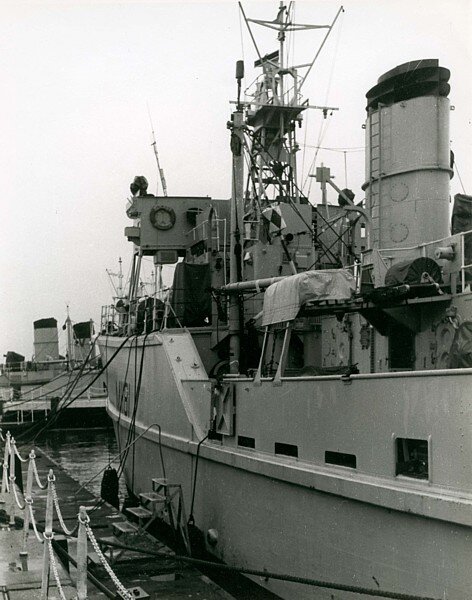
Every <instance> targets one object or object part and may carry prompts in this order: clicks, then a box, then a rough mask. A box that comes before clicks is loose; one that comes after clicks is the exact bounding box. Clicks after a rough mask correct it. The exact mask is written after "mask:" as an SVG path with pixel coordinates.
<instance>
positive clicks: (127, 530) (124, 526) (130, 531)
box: [112, 521, 138, 536]
mask: <svg viewBox="0 0 472 600" xmlns="http://www.w3.org/2000/svg"><path fill="white" fill-rule="evenodd" d="M112 529H113V533H114V534H115V535H117V536H119V535H122V534H125V535H135V534H136V533H138V528H137V527H136V525H133V524H132V523H130V522H129V521H118V523H113V524H112Z"/></svg>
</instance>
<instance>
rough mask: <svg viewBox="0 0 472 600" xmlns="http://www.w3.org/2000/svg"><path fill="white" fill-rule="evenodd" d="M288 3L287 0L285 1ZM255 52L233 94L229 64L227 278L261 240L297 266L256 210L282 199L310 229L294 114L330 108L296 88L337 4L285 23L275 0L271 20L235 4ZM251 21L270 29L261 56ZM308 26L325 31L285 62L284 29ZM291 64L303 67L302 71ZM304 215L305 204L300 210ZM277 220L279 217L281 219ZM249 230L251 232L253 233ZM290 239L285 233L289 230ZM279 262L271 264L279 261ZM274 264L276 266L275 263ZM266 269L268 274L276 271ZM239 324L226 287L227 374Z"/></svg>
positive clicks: (286, 14) (238, 271)
mask: <svg viewBox="0 0 472 600" xmlns="http://www.w3.org/2000/svg"><path fill="white" fill-rule="evenodd" d="M291 5H292V3H290V6H291ZM239 7H240V10H241V13H242V16H243V17H244V21H245V23H246V26H247V29H248V31H249V34H250V37H251V40H252V42H253V44H254V47H255V50H256V53H257V56H258V59H257V60H256V61H255V63H254V66H255V67H256V68H257V67H259V68H261V69H262V74H261V75H260V76H259V77H258V78H257V80H256V85H255V90H254V91H253V92H252V94H250V95H249V96H248V98H247V99H246V97H245V98H244V100H242V99H241V81H242V78H243V76H244V67H243V63H242V61H238V63H237V67H236V79H237V82H238V97H237V100H236V102H235V104H236V110H235V111H234V112H233V113H232V115H231V121H230V122H229V123H228V128H229V129H230V130H231V152H232V155H233V172H232V194H231V252H230V282H231V284H235V283H238V282H241V281H243V280H245V279H246V277H247V276H249V277H250V278H252V277H254V278H257V277H259V276H260V275H258V274H257V272H256V270H255V268H254V269H253V270H252V271H251V272H250V273H244V270H243V269H244V260H243V255H244V254H245V252H246V250H247V249H249V248H250V245H251V244H252V243H254V244H258V243H268V244H270V245H273V246H278V247H279V248H280V249H282V250H283V253H284V256H285V258H286V259H287V263H288V265H289V268H290V272H291V273H292V274H293V273H297V269H296V266H295V264H294V262H293V260H292V257H291V255H290V253H289V251H288V249H287V245H286V240H285V239H284V237H283V236H282V226H281V227H280V228H279V230H278V231H275V234H274V230H273V229H272V230H271V229H270V228H269V227H265V229H264V231H262V222H263V219H262V217H263V216H264V212H265V211H266V210H267V209H273V210H274V212H277V210H278V208H277V207H278V206H279V205H281V204H290V205H291V206H292V208H293V210H294V211H295V213H297V215H298V217H299V218H300V219H301V221H302V222H303V227H304V229H305V230H306V233H313V232H312V225H311V217H309V218H308V219H305V218H304V217H303V215H302V212H303V211H301V210H300V203H304V204H307V202H308V200H307V198H305V197H303V194H302V193H301V191H300V188H299V187H298V185H297V169H296V154H297V151H298V149H299V147H298V144H297V142H296V136H295V130H296V127H297V126H301V123H302V113H303V112H304V111H305V110H306V109H308V108H316V109H320V110H322V111H323V113H324V114H325V115H326V114H327V112H328V111H332V110H337V109H336V108H334V107H327V106H310V105H309V103H308V100H306V101H304V102H302V101H301V95H300V88H301V86H302V85H303V83H304V82H305V80H306V76H307V74H308V72H309V71H310V70H311V68H312V67H313V64H314V62H315V60H316V58H317V56H318V54H319V52H320V50H321V47H322V46H323V45H324V43H325V41H326V39H327V37H328V36H329V34H330V32H331V30H332V28H333V26H334V24H335V22H336V20H337V19H338V16H339V14H340V13H341V12H342V10H343V9H342V7H341V8H340V9H339V10H338V13H337V14H336V17H335V19H334V21H333V22H332V24H331V25H308V24H297V23H294V22H292V11H291V10H290V9H287V7H286V6H285V4H284V2H283V1H281V2H280V6H279V9H278V13H277V17H276V19H275V20H273V21H265V20H260V19H249V18H247V17H246V14H245V12H244V9H243V7H242V5H241V3H239ZM252 23H254V24H256V25H259V26H263V27H265V28H269V29H273V30H275V31H276V32H277V40H278V50H276V51H275V52H272V53H270V54H265V55H263V54H262V53H261V52H260V50H259V47H258V45H257V43H256V40H255V38H254V35H253V33H252V30H251V25H250V24H252ZM311 29H325V30H326V34H325V37H324V39H323V42H322V44H321V47H320V49H319V50H318V52H317V54H316V56H315V58H314V59H313V60H312V61H311V62H309V63H306V64H302V65H296V66H289V65H288V64H286V63H287V61H286V59H285V40H286V34H287V32H296V31H304V30H311ZM299 69H307V71H306V72H305V74H304V76H303V77H301V76H300V75H299V74H298V70H299ZM245 163H246V164H247V169H248V176H247V180H245V174H244V165H245ZM305 214H306V211H305ZM281 221H282V219H281ZM253 225H254V226H255V228H256V229H257V231H256V232H252V233H251V234H250V236H249V238H248V237H247V235H248V234H247V232H248V231H249V230H250V229H251V227H253ZM253 233H254V235H253ZM292 238H293V235H292ZM283 260H284V259H281V260H280V261H279V264H278V265H275V268H279V266H280V263H282V262H283ZM280 268H281V267H280ZM280 274H281V273H280V272H278V273H277V272H274V273H271V276H276V275H280ZM243 329H244V308H243V303H242V299H241V298H240V297H239V296H238V295H237V294H231V295H230V299H229V334H230V357H229V362H230V373H232V374H235V373H239V372H241V371H243V370H244V365H241V364H240V359H241V357H243V356H244V355H245V352H244V348H241V343H242V339H243Z"/></svg>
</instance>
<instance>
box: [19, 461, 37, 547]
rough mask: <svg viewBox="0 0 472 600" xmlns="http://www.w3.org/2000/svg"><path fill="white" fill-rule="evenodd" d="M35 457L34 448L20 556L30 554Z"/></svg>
mask: <svg viewBox="0 0 472 600" xmlns="http://www.w3.org/2000/svg"><path fill="white" fill-rule="evenodd" d="M35 458H36V455H35V453H34V450H31V452H30V453H29V463H28V475H27V476H26V492H25V513H24V515H23V549H22V550H20V556H28V534H29V522H30V511H29V504H30V501H32V497H31V493H32V491H33V478H34V460H35Z"/></svg>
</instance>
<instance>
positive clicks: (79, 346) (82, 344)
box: [73, 321, 94, 361]
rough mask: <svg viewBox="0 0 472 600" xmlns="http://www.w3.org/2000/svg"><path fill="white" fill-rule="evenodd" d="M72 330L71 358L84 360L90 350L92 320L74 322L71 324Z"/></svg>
mask: <svg viewBox="0 0 472 600" xmlns="http://www.w3.org/2000/svg"><path fill="white" fill-rule="evenodd" d="M73 330H74V350H73V353H74V356H73V360H76V361H84V360H86V359H87V358H88V356H89V352H90V344H91V341H92V336H93V333H94V332H93V322H92V321H84V322H82V323H76V324H75V325H74V326H73Z"/></svg>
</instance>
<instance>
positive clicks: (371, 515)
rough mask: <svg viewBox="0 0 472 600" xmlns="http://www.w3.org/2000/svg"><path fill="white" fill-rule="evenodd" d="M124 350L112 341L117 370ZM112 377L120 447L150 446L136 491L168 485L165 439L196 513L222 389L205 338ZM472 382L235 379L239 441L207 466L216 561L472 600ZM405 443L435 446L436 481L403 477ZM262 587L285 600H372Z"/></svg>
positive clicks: (203, 517) (130, 358)
mask: <svg viewBox="0 0 472 600" xmlns="http://www.w3.org/2000/svg"><path fill="white" fill-rule="evenodd" d="M123 341H124V339H123V338H116V337H115V338H112V337H108V338H104V339H103V340H102V347H101V350H102V353H103V358H104V360H108V359H110V357H111V355H112V354H113V352H114V351H115V350H116V348H117V347H118V346H119V345H120V344H121V343H122V342H123ZM143 343H144V344H145V349H144V357H143V355H142V352H143V351H142V348H143ZM130 353H131V355H130ZM141 361H142V365H143V370H142V377H141V384H140V385H139V382H138V379H139V370H140V369H139V366H140V365H141ZM130 364H131V365H133V367H132V368H130ZM134 365H138V368H137V369H136V368H135V366H134ZM108 373H109V386H108V387H109V394H110V403H109V406H108V410H109V414H110V416H111V418H112V420H113V422H114V426H115V430H116V434H117V439H118V442H119V445H120V447H121V448H123V447H124V446H125V445H126V440H127V439H128V434H129V429H130V427H132V428H133V429H134V433H135V438H136V437H138V436H140V435H142V437H140V439H139V440H138V441H137V442H136V444H135V445H134V446H133V449H132V451H130V453H129V455H128V460H127V463H126V469H125V474H126V480H127V484H128V486H129V487H130V489H131V490H132V491H133V492H134V493H135V494H139V493H141V492H145V491H149V490H150V487H151V479H152V478H153V477H162V475H163V473H162V467H161V462H160V454H159V443H158V441H159V436H158V427H157V425H159V426H160V427H161V428H162V436H161V440H162V451H163V458H164V465H165V469H166V475H167V478H168V480H169V481H172V482H174V483H179V484H181V485H182V488H183V491H184V497H185V503H186V508H187V511H188V510H189V508H190V504H191V496H192V477H193V472H194V468H195V462H196V455H197V448H198V443H199V441H201V440H202V439H203V437H204V436H205V435H206V432H207V430H208V424H209V420H210V415H211V385H210V382H209V380H208V378H207V375H206V373H205V370H204V368H203V364H202V362H201V360H200V358H199V354H198V352H197V349H196V347H195V345H194V343H193V340H192V337H191V336H190V334H189V333H188V331H186V330H174V331H171V330H168V331H166V332H163V333H161V334H158V333H155V334H151V335H148V336H146V338H144V336H143V337H140V338H132V340H131V341H130V342H128V343H127V344H125V346H124V347H123V349H122V350H120V352H119V353H118V355H117V356H116V357H115V359H114V360H113V361H112V362H111V364H110V366H109V367H108ZM125 378H126V381H127V383H128V390H127V391H126V392H125V393H123V385H124V383H125ZM471 378H472V369H461V370H448V371H446V370H438V371H423V372H412V373H384V374H382V373H381V374H369V375H354V376H352V377H350V378H349V379H348V380H346V379H343V378H341V377H339V376H332V377H302V378H301V377H298V378H296V380H295V379H294V378H289V377H288V378H283V379H282V384H281V385H280V386H274V384H273V382H272V381H270V380H263V381H262V384H261V385H260V386H258V385H257V384H255V383H254V382H253V381H252V380H250V379H246V378H237V379H234V380H232V381H231V383H229V384H228V385H230V386H231V387H232V388H233V390H234V397H235V399H236V401H235V411H236V415H235V418H234V430H233V431H232V432H231V433H232V435H228V436H223V439H222V440H221V441H208V440H207V441H205V442H203V443H202V444H201V447H200V451H199V463H198V477H197V483H196V489H195V505H194V507H193V515H194V517H195V523H196V525H197V527H198V528H199V529H201V530H202V531H203V532H204V533H205V532H207V531H208V530H209V529H213V530H216V532H217V535H218V541H217V543H216V545H214V546H213V547H212V548H211V550H212V551H213V552H214V553H215V554H216V555H217V556H218V557H219V558H221V559H222V560H224V561H225V562H226V563H228V564H230V565H239V566H246V567H249V568H253V569H260V570H263V569H267V571H271V572H278V573H285V574H289V575H292V576H299V577H307V578H311V579H318V580H322V581H327V582H333V583H336V584H341V585H345V586H357V587H363V588H367V589H371V590H377V589H380V590H387V591H391V592H396V593H403V594H410V595H417V596H422V597H431V598H447V599H448V600H465V599H466V598H470V590H471V589H472V571H471V570H470V561H471V558H472V546H471V541H472V540H471V537H472V536H471V525H472V493H471V492H472V470H471V469H470V464H471V458H472V447H471V442H470V436H469V433H470V416H471V408H470V391H469V390H470V382H471ZM137 387H139V388H140V389H139V395H138V394H136V389H137ZM135 396H137V397H138V401H137V408H136V411H135V417H134V419H133V413H134V407H135ZM229 427H230V429H231V426H230V425H229ZM396 437H400V438H401V437H408V438H422V439H424V438H425V439H428V452H429V460H428V463H429V477H428V480H426V481H424V480H417V479H412V478H409V477H403V476H396V475H395V451H394V447H395V444H394V442H395V438H396ZM243 438H245V439H254V440H255V448H254V449H252V448H247V447H246V448H245V447H241V445H238V441H239V442H241V440H242V439H243ZM275 443H282V444H285V445H289V446H296V447H297V452H298V457H297V458H295V457H290V456H286V455H280V454H275V452H274V445H275ZM326 450H333V451H340V452H344V453H349V454H350V455H354V456H355V457H356V468H348V467H343V466H336V465H330V464H326V462H325V460H324V457H325V451H326ZM257 582H258V583H259V584H260V585H263V586H264V587H266V588H268V589H270V590H271V591H273V592H275V593H276V594H279V595H280V596H282V597H283V598H287V599H288V598H301V599H305V598H306V599H308V598H311V599H312V598H317V599H318V598H319V599H332V598H336V600H339V599H343V600H352V598H364V597H365V598H367V597H371V596H367V595H364V594H352V593H351V592H348V591H345V592H342V591H335V590H330V589H322V588H319V587H310V586H307V585H300V584H293V583H285V582H282V581H275V580H269V581H262V580H259V579H258V580H257Z"/></svg>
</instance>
